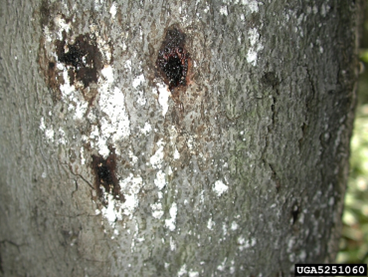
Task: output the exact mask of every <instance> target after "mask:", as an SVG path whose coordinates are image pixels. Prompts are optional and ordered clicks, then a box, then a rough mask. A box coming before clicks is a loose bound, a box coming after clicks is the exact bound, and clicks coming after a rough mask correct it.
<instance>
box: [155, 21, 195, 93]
mask: <svg viewBox="0 0 368 277" xmlns="http://www.w3.org/2000/svg"><path fill="white" fill-rule="evenodd" d="M184 46H185V34H184V33H183V32H181V31H180V30H178V29H177V28H175V27H172V28H171V29H169V30H168V31H167V33H166V36H165V40H164V41H163V43H162V45H161V48H160V50H159V52H158V57H157V61H156V65H157V67H158V69H159V71H160V73H161V77H162V78H163V80H164V82H165V83H166V84H167V85H168V86H169V89H170V91H172V90H173V89H174V88H176V87H178V86H185V85H186V84H187V81H186V78H187V73H188V64H189V53H187V51H186V49H185V47H184Z"/></svg>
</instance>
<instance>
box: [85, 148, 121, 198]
mask: <svg viewBox="0 0 368 277" xmlns="http://www.w3.org/2000/svg"><path fill="white" fill-rule="evenodd" d="M92 170H93V174H94V176H95V189H96V192H97V195H98V197H99V199H100V200H101V202H102V203H103V204H104V205H105V204H107V203H106V199H105V197H104V194H105V193H110V194H112V195H113V196H114V198H115V199H117V200H120V201H122V202H124V201H125V198H124V195H123V194H122V193H121V191H120V190H121V188H120V185H119V181H118V179H117V177H116V155H115V153H114V151H111V152H110V155H109V156H108V157H107V158H104V157H102V156H101V155H92Z"/></svg>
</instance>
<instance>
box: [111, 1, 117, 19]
mask: <svg viewBox="0 0 368 277" xmlns="http://www.w3.org/2000/svg"><path fill="white" fill-rule="evenodd" d="M110 14H111V17H112V19H114V18H115V15H116V3H115V2H114V3H112V5H111V8H110Z"/></svg>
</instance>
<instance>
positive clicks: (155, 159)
mask: <svg viewBox="0 0 368 277" xmlns="http://www.w3.org/2000/svg"><path fill="white" fill-rule="evenodd" d="M163 144H164V141H163V139H160V140H159V141H158V142H157V146H158V149H157V151H156V152H155V154H153V156H152V157H151V158H150V163H151V165H152V167H154V168H158V169H160V168H161V164H162V162H163V158H164V146H163Z"/></svg>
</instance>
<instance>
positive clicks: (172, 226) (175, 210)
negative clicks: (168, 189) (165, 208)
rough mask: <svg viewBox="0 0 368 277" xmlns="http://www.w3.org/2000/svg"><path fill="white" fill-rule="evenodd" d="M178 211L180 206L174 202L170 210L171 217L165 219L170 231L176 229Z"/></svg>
mask: <svg viewBox="0 0 368 277" xmlns="http://www.w3.org/2000/svg"><path fill="white" fill-rule="evenodd" d="M177 213H178V207H177V205H176V203H173V204H172V205H171V208H170V210H169V214H170V218H169V219H165V226H166V228H168V229H169V230H170V231H174V230H175V228H176V226H175V224H176V215H177Z"/></svg>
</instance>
